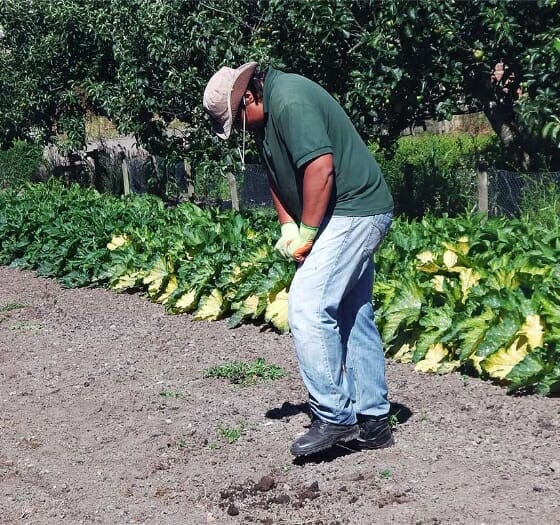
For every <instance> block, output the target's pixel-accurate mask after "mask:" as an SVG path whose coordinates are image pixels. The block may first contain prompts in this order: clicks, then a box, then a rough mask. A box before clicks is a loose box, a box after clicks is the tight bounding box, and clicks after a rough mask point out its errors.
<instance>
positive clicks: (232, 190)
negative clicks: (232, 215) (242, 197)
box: [227, 173, 239, 211]
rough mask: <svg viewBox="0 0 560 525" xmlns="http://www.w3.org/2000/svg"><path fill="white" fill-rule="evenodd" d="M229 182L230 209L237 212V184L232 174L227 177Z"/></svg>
mask: <svg viewBox="0 0 560 525" xmlns="http://www.w3.org/2000/svg"><path fill="white" fill-rule="evenodd" d="M227 178H228V182H229V193H230V194H231V207H232V208H233V209H234V210H236V211H239V197H238V196H237V182H236V180H235V175H234V174H233V173H228V175H227Z"/></svg>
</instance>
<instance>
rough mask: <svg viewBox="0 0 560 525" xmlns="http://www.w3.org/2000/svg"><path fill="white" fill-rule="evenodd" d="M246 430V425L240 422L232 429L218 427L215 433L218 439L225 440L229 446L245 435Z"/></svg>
mask: <svg viewBox="0 0 560 525" xmlns="http://www.w3.org/2000/svg"><path fill="white" fill-rule="evenodd" d="M246 429H247V425H246V424H245V423H244V422H240V423H239V424H238V425H237V426H234V427H224V426H222V425H218V428H217V429H216V431H217V433H218V436H219V437H220V438H222V439H224V440H226V441H227V442H228V443H229V444H230V445H231V444H232V443H235V442H236V441H237V440H239V438H240V437H241V436H242V435H243V434H245V431H246Z"/></svg>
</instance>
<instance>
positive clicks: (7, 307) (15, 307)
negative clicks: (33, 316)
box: [0, 302, 25, 312]
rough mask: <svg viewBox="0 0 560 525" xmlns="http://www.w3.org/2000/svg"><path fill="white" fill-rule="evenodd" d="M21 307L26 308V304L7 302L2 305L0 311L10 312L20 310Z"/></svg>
mask: <svg viewBox="0 0 560 525" xmlns="http://www.w3.org/2000/svg"><path fill="white" fill-rule="evenodd" d="M21 308H25V305H24V304H21V303H17V302H15V303H6V304H3V305H0V312H10V311H12V310H20V309H21Z"/></svg>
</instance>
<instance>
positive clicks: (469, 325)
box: [457, 309, 494, 361]
mask: <svg viewBox="0 0 560 525" xmlns="http://www.w3.org/2000/svg"><path fill="white" fill-rule="evenodd" d="M492 319H494V312H493V311H492V310H490V309H486V310H484V312H482V314H480V315H478V316H476V317H467V318H466V319H464V320H462V321H460V322H459V323H458V326H457V330H458V332H457V334H458V339H459V341H460V352H459V359H460V360H461V361H464V360H465V359H467V358H468V357H469V356H470V355H471V354H472V353H473V352H474V351H475V350H476V349H477V348H478V346H479V345H480V343H481V342H482V341H483V340H484V336H485V335H486V332H487V330H488V328H489V327H490V321H491V320H492Z"/></svg>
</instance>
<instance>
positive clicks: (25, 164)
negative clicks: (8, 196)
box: [0, 140, 42, 190]
mask: <svg viewBox="0 0 560 525" xmlns="http://www.w3.org/2000/svg"><path fill="white" fill-rule="evenodd" d="M41 164H42V148H41V147H40V146H38V145H37V144H32V143H28V142H24V141H20V140H16V141H15V142H14V143H13V145H12V146H11V147H10V148H9V149H6V150H1V149H0V190H2V189H5V188H15V187H19V186H21V185H23V184H25V183H27V182H30V181H31V180H33V179H34V178H35V177H36V176H37V174H38V171H39V168H40V166H41Z"/></svg>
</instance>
